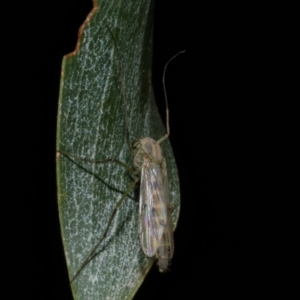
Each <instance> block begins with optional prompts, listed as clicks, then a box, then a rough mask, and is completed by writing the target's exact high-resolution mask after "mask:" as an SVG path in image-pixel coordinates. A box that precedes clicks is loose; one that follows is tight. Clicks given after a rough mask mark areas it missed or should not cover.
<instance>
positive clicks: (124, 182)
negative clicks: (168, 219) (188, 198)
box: [57, 0, 180, 300]
mask: <svg viewBox="0 0 300 300" xmlns="http://www.w3.org/2000/svg"><path fill="white" fill-rule="evenodd" d="M152 18H153V3H152V1H149V0H139V1H129V0H103V1H100V0H97V2H96V0H95V2H94V9H93V11H92V12H91V13H90V14H89V16H88V17H87V20H86V22H85V23H84V24H83V25H82V27H81V28H80V30H79V38H78V44H77V47H76V50H75V51H74V52H72V53H70V54H69V55H66V56H65V57H64V59H63V63H62V73H61V87H60V99H59V109H58V125H57V149H58V150H61V151H65V152H68V153H70V154H72V155H73V157H72V156H70V157H69V158H68V157H66V156H64V155H62V154H61V153H59V152H58V153H57V185H58V205H59V214H60V223H61V233H62V239H63V244H64V250H65V256H66V260H67V265H68V271H69V277H70V279H71V278H72V277H73V276H74V274H75V273H76V271H77V270H78V269H79V268H80V266H81V264H82V263H83V261H84V260H85V258H86V257H87V256H88V254H89V253H90V251H91V249H92V248H93V246H95V245H96V244H97V242H98V241H99V238H100V237H101V235H102V234H103V231H104V230H105V228H106V225H107V222H108V220H109V218H110V216H111V214H112V212H113V209H114V206H115V205H116V203H117V201H118V200H119V199H120V198H121V196H122V195H123V194H124V192H125V190H126V189H127V187H128V186H129V184H130V183H131V182H132V180H133V178H132V174H130V172H128V171H127V170H126V169H124V168H122V167H121V166H119V165H117V164H116V163H113V162H109V163H105V164H95V163H91V162H86V161H83V160H81V159H78V157H81V158H86V159H90V160H102V159H106V158H111V157H113V158H116V159H119V160H120V161H122V162H124V163H126V164H127V165H130V166H132V165H133V163H132V160H133V157H132V155H131V153H130V152H129V151H128V146H127V143H126V121H125V120H126V118H125V112H124V104H123V103H124V101H123V98H122V93H121V84H120V71H119V66H120V63H119V60H118V55H117V48H116V46H115V44H114V41H113V37H114V38H115V40H116V43H117V45H118V48H119V52H120V57H121V61H122V64H121V65H122V70H123V76H124V86H125V91H126V100H127V111H128V127H129V133H130V140H131V142H133V141H134V140H136V139H139V138H142V137H152V138H154V139H155V140H158V139H159V138H160V137H162V136H163V134H164V133H165V128H164V126H163V124H162V121H161V119H160V117H159V115H158V112H157V108H156V106H155V102H154V97H153V90H152V83H151V59H152V27H153V25H152ZM108 28H109V29H110V30H111V33H112V35H113V37H112V35H111V34H110V32H109V29H108ZM161 101H164V100H163V99H161ZM161 146H162V148H163V151H164V156H165V158H166V161H167V167H168V176H169V184H170V192H171V200H172V203H173V204H174V207H175V209H174V211H173V214H172V218H173V225H174V228H175V226H176V223H177V219H178V215H179V204H180V203H179V201H180V199H179V182H178V175H177V169H176V164H175V160H174V157H173V152H172V149H171V146H170V144H169V141H168V140H166V141H164V142H163V143H162V144H161ZM74 156H76V157H77V158H76V157H74ZM70 158H71V159H70ZM138 191H139V187H138V186H137V188H136V190H135V191H133V192H132V193H130V194H129V195H128V196H127V197H126V199H125V200H124V202H123V204H122V205H121V207H120V209H119V210H118V212H117V214H116V216H115V218H114V220H113V222H112V225H111V227H110V229H109V231H108V235H107V238H106V239H105V240H104V241H103V242H102V243H101V244H100V245H99V247H98V249H97V251H96V255H95V256H94V257H93V259H92V260H91V261H90V262H89V263H88V264H87V266H86V267H85V268H84V269H83V270H82V271H81V272H80V274H79V275H78V277H77V278H76V279H75V280H74V281H73V283H72V291H73V296H74V299H75V300H96V299H97V300H99V299H114V300H115V299H122V300H124V299H132V298H133V296H134V294H135V292H136V291H137V289H138V288H139V286H140V285H141V283H142V281H143V280H144V278H145V276H146V274H147V272H148V271H149V269H150V268H151V266H152V265H153V262H154V261H155V258H147V257H146V256H145V255H144V254H143V252H142V250H141V247H140V242H139V235H138V202H137V201H134V199H138V197H137V195H138ZM175 252H176V250H175Z"/></svg>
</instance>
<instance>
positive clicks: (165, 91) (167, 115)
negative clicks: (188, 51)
mask: <svg viewBox="0 0 300 300" xmlns="http://www.w3.org/2000/svg"><path fill="white" fill-rule="evenodd" d="M184 52H185V50H183V51H179V52H178V53H177V54H175V55H174V56H173V57H171V58H170V59H169V61H168V62H167V63H166V65H165V68H164V73H163V80H162V81H163V87H164V94H165V102H166V126H167V133H166V134H165V135H164V136H163V137H162V138H160V139H159V140H158V141H157V143H158V144H159V143H161V142H162V141H164V140H165V139H167V138H168V136H169V135H170V120H169V105H168V97H167V90H166V84H165V77H166V70H167V66H168V65H169V63H170V62H171V61H172V60H173V59H174V58H176V57H177V56H178V55H179V54H182V53H184Z"/></svg>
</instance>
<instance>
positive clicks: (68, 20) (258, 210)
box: [2, 0, 296, 300]
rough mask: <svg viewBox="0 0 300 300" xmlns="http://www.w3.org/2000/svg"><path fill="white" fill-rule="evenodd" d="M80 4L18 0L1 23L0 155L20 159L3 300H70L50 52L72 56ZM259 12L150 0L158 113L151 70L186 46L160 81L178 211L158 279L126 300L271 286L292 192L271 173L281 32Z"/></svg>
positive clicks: (277, 21)
mask: <svg viewBox="0 0 300 300" xmlns="http://www.w3.org/2000/svg"><path fill="white" fill-rule="evenodd" d="M28 5H32V7H31V6H28ZM91 7H92V3H91V1H90V0H77V1H74V0H72V1H70V0H61V1H56V2H55V1H52V2H47V3H46V2H39V3H33V4H28V3H27V4H26V8H24V10H23V8H22V7H20V6H18V7H17V8H15V14H14V16H16V18H17V20H18V22H11V23H10V22H8V23H7V24H9V25H7V27H8V28H9V29H10V31H11V34H9V35H8V36H3V39H4V40H6V41H7V45H8V47H7V49H4V50H7V52H8V53H9V54H10V55H11V56H12V62H11V65H9V64H7V62H6V59H5V58H6V56H2V60H3V65H6V66H8V71H7V72H4V71H3V74H5V76H6V80H7V82H8V84H5V87H6V88H8V94H6V96H5V97H6V98H5V99H9V101H7V102H10V103H9V104H12V106H13V107H12V108H11V109H10V110H4V111H3V112H7V114H6V113H3V118H7V117H8V116H9V120H8V121H6V126H7V127H9V128H11V129H12V131H13V133H14V134H13V135H12V136H13V138H12V142H15V143H16V146H14V147H13V150H14V151H13V150H9V151H8V145H11V144H10V139H9V138H8V139H6V137H4V135H5V134H6V133H7V130H4V131H3V141H4V142H5V145H4V150H5V151H7V153H9V157H10V159H9V160H8V161H10V162H11V161H12V162H16V163H20V164H18V166H16V167H13V171H12V173H11V174H7V177H8V178H9V181H10V182H11V181H13V187H12V188H8V186H7V188H6V189H5V190H6V191H8V193H9V196H8V197H9V199H10V201H7V202H9V203H10V204H12V208H11V211H9V212H8V213H7V214H6V213H5V212H6V211H5V210H2V215H3V218H2V219H3V220H8V219H9V223H6V225H5V226H6V227H5V228H8V229H9V230H7V231H6V232H8V233H7V236H6V235H5V236H3V241H5V247H3V250H4V255H2V266H4V267H7V269H6V268H4V269H2V270H3V271H2V272H3V273H4V274H5V277H6V279H7V280H8V282H10V283H13V288H11V289H10V293H11V296H10V297H8V298H7V299H18V297H20V295H22V299H31V300H33V299H58V300H60V299H63V300H69V299H70V300H71V299H72V295H71V291H70V288H69V283H68V277H67V269H66V264H65V259H64V254H63V249H62V243H61V237H60V229H59V220H58V210H57V200H56V179H55V134H56V113H57V102H58V93H59V80H60V68H61V60H62V56H63V55H65V54H67V53H69V52H71V51H73V50H74V48H75V44H76V40H77V33H78V28H79V27H80V25H81V24H82V22H83V21H84V19H85V17H86V15H87V14H88V12H89V11H90V10H91ZM272 9H273V8H270V7H262V6H257V7H254V6H250V5H249V6H247V5H246V4H245V5H244V6H240V7H237V6H236V5H235V6H229V5H228V4H223V5H220V4H213V3H212V4H210V5H206V4H203V3H202V2H199V3H197V6H195V4H193V6H191V4H189V3H188V2H184V3H181V2H176V1H156V5H155V23H154V57H153V59H154V60H153V83H154V89H155V94H156V100H157V103H158V107H159V109H160V112H161V114H162V118H163V119H164V116H165V111H164V109H165V105H164V98H163V90H162V84H161V76H162V72H163V67H164V65H165V63H166V62H167V61H168V59H169V58H170V57H171V56H172V55H174V54H175V53H177V52H178V51H180V50H186V53H185V54H184V55H182V56H181V57H180V58H178V59H177V60H176V63H173V64H172V67H170V69H169V70H168V75H167V79H166V81H167V91H168V98H169V108H170V118H171V124H170V125H171V136H170V140H171V143H172V146H173V149H174V153H175V157H176V160H177V163H178V169H179V176H180V182H181V192H182V196H181V201H182V209H181V213H180V219H179V223H178V227H177V229H176V231H175V255H174V258H173V260H172V265H171V271H170V272H169V273H167V274H159V272H158V270H157V268H156V267H153V268H152V270H151V271H150V273H149V274H148V275H147V278H146V279H145V281H144V283H143V285H142V286H141V288H140V290H139V291H138V292H137V294H136V297H135V298H134V299H136V300H137V299H156V300H158V299H176V298H177V299H198V298H199V299H200V298H201V299H210V298H215V297H220V296H223V295H227V296H233V295H237V297H239V298H242V299H243V298H245V297H246V296H249V295H250V294H251V293H254V294H257V293H258V292H260V293H263V294H264V293H267V294H268V295H269V296H270V293H271V294H273V293H274V294H278V293H279V292H280V291H281V290H282V289H284V285H282V282H283V281H284V277H285V275H284V274H283V273H282V272H280V271H279V270H280V269H281V267H282V264H283V263H282V254H281V250H280V249H281V247H280V245H281V243H282V242H281V239H280V238H279V236H281V234H282V231H283V229H282V223H284V221H283V219H284V218H285V216H286V214H285V213H284V212H283V211H281V212H280V214H278V210H279V209H280V210H281V208H282V207H281V206H279V205H278V204H277V203H278V201H279V203H284V202H285V201H286V199H292V200H293V199H295V198H296V196H295V194H290V193H289V190H288V189H286V187H285V186H284V184H283V181H284V179H280V182H278V180H276V179H278V178H279V177H280V178H282V177H284V176H285V174H283V173H282V172H281V169H282V168H283V165H284V164H288V163H287V161H286V160H284V159H282V153H281V152H280V151H281V150H280V149H281V148H282V145H283V144H286V140H288V139H289V138H288V137H287V134H286V132H284V125H285V113H284V112H283V111H282V110H281V109H282V106H281V103H278V102H277V101H274V99H275V98H276V97H279V95H281V93H282V87H281V86H280V85H278V84H277V82H276V81H275V80H274V78H276V76H277V75H278V74H279V71H278V70H279V69H280V68H281V63H282V61H280V60H279V59H278V58H279V57H280V49H281V48H280V47H281V45H282V43H284V37H283V35H282V29H281V28H282V26H281V25H282V22H283V21H281V16H280V14H279V16H278V14H277V15H276V17H274V16H273V14H272ZM10 11H12V10H10ZM23 14H24V15H25V17H24V15H23ZM7 15H9V16H10V17H11V16H12V14H10V13H7ZM279 40H280V41H279ZM10 66H11V68H15V67H16V68H17V70H18V72H17V73H16V72H13V71H12V70H11V68H10ZM5 87H4V88H5ZM16 102H17V106H16V107H15V103H16ZM291 110H293V108H291ZM293 118H294V117H293V116H291V118H289V119H291V120H290V121H291V122H295V119H293ZM291 127H292V125H291ZM4 128H6V127H4ZM9 136H10V137H11V135H9ZM6 157H7V155H6ZM4 163H5V161H4ZM11 178H13V180H11ZM293 180H294V181H293ZM294 182H296V180H295V178H294V179H292V181H290V182H289V183H290V184H291V185H293V183H294ZM16 186H17V187H18V188H15V187H16ZM11 199H12V200H11ZM4 202H5V201H4ZM7 224H9V226H7ZM11 262H13V266H14V267H13V268H12V267H11ZM4 270H9V271H12V272H6V271H4ZM278 282H280V283H281V284H277V283H278Z"/></svg>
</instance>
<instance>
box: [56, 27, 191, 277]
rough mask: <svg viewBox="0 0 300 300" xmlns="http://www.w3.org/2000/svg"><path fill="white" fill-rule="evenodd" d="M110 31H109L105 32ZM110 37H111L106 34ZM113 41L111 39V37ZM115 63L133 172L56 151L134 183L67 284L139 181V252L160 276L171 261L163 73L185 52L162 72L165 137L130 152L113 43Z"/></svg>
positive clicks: (141, 142)
mask: <svg viewBox="0 0 300 300" xmlns="http://www.w3.org/2000/svg"><path fill="white" fill-rule="evenodd" d="M109 31H110V30H109ZM110 34H111V35H112V33H111V32H110ZM112 38H113V40H114V37H113V35H112ZM114 43H115V46H116V50H117V55H118V60H119V72H120V82H121V90H122V98H123V102H124V109H125V118H126V122H125V123H126V128H127V130H126V132H127V144H128V148H129V151H130V152H131V153H132V154H133V156H134V158H133V168H132V167H130V166H128V165H126V164H125V163H123V162H121V161H119V160H117V159H115V158H107V159H104V160H100V161H93V160H88V159H83V158H81V157H78V156H75V155H73V154H70V153H67V152H65V151H61V150H59V151H58V152H60V153H61V154H63V155H64V156H67V157H74V158H76V159H79V160H82V161H86V162H91V163H107V162H115V163H117V164H119V165H120V166H122V167H124V168H125V169H127V170H128V171H129V172H130V173H132V174H133V175H134V177H135V179H134V181H133V182H131V183H130V185H129V186H128V188H127V190H126V191H125V192H124V194H123V195H122V197H121V199H120V200H119V201H118V202H117V204H116V206H115V208H114V210H113V213H112V215H111V217H110V219H109V221H108V224H107V226H106V228H105V230H104V233H103V235H102V237H101V238H100V239H99V241H98V243H97V244H96V245H95V246H94V247H93V249H92V250H91V252H90V254H89V255H88V256H87V258H86V259H85V261H84V262H83V263H82V265H81V267H80V268H79V270H78V271H77V272H76V274H75V275H74V276H73V278H72V279H71V283H72V282H73V281H74V280H75V278H76V277H77V276H78V275H79V274H80V272H81V271H82V269H83V268H84V267H85V266H86V265H87V264H88V263H89V262H90V261H91V259H92V258H93V257H94V255H95V252H96V250H97V248H98V247H99V245H100V244H101V242H102V241H103V240H104V239H105V238H106V236H107V233H108V230H109V228H110V225H111V223H112V221H113V219H114V217H115V215H116V212H117V210H118V208H119V207H120V206H121V204H122V203H123V201H124V199H125V198H126V197H127V196H128V195H129V193H130V192H131V191H132V190H133V189H134V187H135V186H136V184H137V182H138V181H139V180H140V193H139V238H140V244H141V248H142V250H143V252H144V254H145V255H146V256H147V257H153V256H156V257H157V259H158V267H159V271H160V272H166V271H167V270H168V265H169V263H170V261H171V259H172V257H173V253H174V239H173V225H172V216H171V213H172V208H173V205H172V204H171V200H170V193H169V185H168V176H167V166H166V162H165V159H164V157H163V155H162V149H161V147H160V143H161V142H163V141H164V140H165V139H167V138H168V137H169V135H170V126H169V109H168V101H167V93H166V88H165V73H166V69H167V66H168V64H169V63H170V62H171V61H172V60H173V59H174V58H175V57H177V56H178V55H179V54H181V53H184V52H185V51H181V52H178V53H177V54H176V55H175V56H173V57H172V58H171V59H170V60H169V61H168V62H167V64H166V65H165V67H164V72H163V88H164V95H165V102H166V126H167V131H166V134H165V135H164V136H163V137H161V138H160V139H159V140H158V141H155V140H153V139H152V138H150V137H144V138H142V139H140V140H138V141H137V142H136V143H135V144H134V145H133V149H132V147H131V145H130V142H129V130H128V120H127V106H126V98H125V87H124V79H123V73H122V66H121V59H120V55H119V51H118V47H117V44H116V42H115V40H114Z"/></svg>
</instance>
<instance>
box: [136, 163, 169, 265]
mask: <svg viewBox="0 0 300 300" xmlns="http://www.w3.org/2000/svg"><path fill="white" fill-rule="evenodd" d="M139 218H140V219H139V234H140V242H141V247H142V249H143V251H144V253H145V255H146V256H148V257H152V256H154V255H155V254H157V249H158V248H159V247H163V249H168V250H167V251H166V250H163V251H160V252H163V253H166V252H168V254H167V256H168V261H169V260H170V259H171V258H172V256H173V252H174V240H173V229H172V217H171V208H170V193H169V186H168V178H167V170H166V168H165V163H164V162H163V164H160V165H159V164H157V163H154V162H149V161H148V162H147V161H145V162H144V164H143V167H142V172H141V187H140V210H139ZM158 256H159V255H158ZM158 258H159V257H158Z"/></svg>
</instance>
